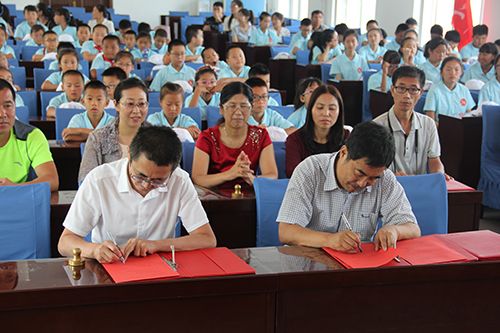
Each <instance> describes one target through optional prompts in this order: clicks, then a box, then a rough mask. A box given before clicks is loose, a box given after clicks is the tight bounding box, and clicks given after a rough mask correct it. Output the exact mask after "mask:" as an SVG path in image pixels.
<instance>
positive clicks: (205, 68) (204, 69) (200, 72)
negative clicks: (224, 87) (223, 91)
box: [194, 66, 217, 82]
mask: <svg viewBox="0 0 500 333" xmlns="http://www.w3.org/2000/svg"><path fill="white" fill-rule="evenodd" d="M207 73H211V74H213V75H214V76H215V79H216V80H217V73H216V72H215V70H214V69H213V68H212V67H210V66H203V67H200V68H199V69H198V70H197V71H196V74H195V76H194V81H195V82H197V81H198V80H199V79H200V77H201V76H202V75H203V74H207Z"/></svg>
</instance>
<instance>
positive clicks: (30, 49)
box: [21, 46, 41, 61]
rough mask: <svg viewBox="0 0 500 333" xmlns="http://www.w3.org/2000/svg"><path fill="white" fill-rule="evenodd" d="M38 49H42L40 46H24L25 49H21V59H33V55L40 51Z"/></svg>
mask: <svg viewBox="0 0 500 333" xmlns="http://www.w3.org/2000/svg"><path fill="white" fill-rule="evenodd" d="M38 49H41V47H39V46H23V49H22V50H21V59H23V60H25V61H31V59H32V58H33V55H34V54H35V53H36V51H38Z"/></svg>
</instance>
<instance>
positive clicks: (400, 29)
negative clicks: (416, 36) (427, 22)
mask: <svg viewBox="0 0 500 333" xmlns="http://www.w3.org/2000/svg"><path fill="white" fill-rule="evenodd" d="M408 29H409V28H408V25H407V24H406V23H401V24H398V26H397V27H396V31H395V32H394V40H393V41H392V42H389V43H387V44H385V48H386V49H388V50H393V51H399V49H400V48H401V42H402V41H403V38H404V37H403V35H404V33H405V31H406V30H408Z"/></svg>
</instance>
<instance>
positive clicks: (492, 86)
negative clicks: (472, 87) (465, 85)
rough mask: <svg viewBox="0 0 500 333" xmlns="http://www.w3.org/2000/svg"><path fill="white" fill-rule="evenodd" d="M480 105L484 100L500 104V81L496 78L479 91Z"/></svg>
mask: <svg viewBox="0 0 500 333" xmlns="http://www.w3.org/2000/svg"><path fill="white" fill-rule="evenodd" d="M478 102H479V105H481V104H483V103H484V102H494V103H497V104H500V82H498V80H497V79H496V78H494V79H492V80H490V81H489V82H488V83H486V84H485V85H484V86H483V88H481V91H480V92H479V101H478Z"/></svg>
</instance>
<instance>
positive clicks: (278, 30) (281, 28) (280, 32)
mask: <svg viewBox="0 0 500 333" xmlns="http://www.w3.org/2000/svg"><path fill="white" fill-rule="evenodd" d="M271 21H272V23H273V26H272V28H270V30H272V31H274V33H275V34H276V36H278V43H283V37H290V30H288V28H287V27H285V17H284V16H283V14H281V13H279V12H274V13H273V15H272V16H271Z"/></svg>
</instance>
